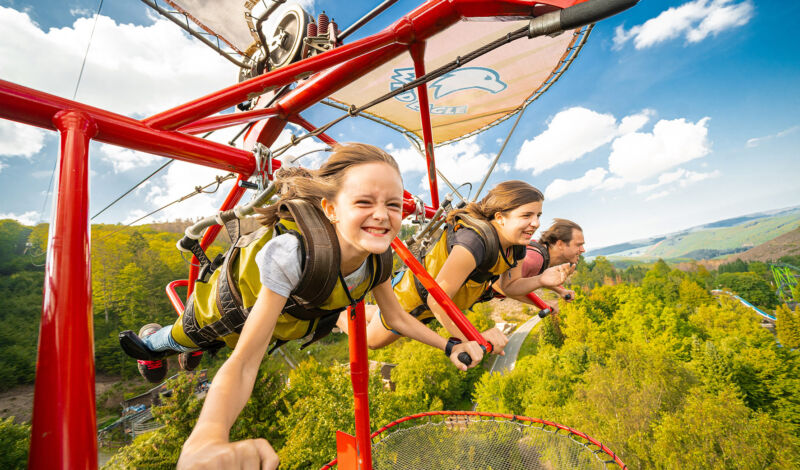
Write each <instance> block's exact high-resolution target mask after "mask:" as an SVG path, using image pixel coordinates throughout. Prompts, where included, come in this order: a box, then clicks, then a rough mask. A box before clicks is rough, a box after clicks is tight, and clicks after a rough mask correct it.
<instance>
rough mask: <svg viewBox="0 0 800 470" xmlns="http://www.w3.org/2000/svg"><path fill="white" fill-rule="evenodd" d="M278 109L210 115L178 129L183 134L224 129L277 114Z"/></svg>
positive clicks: (278, 112)
mask: <svg viewBox="0 0 800 470" xmlns="http://www.w3.org/2000/svg"><path fill="white" fill-rule="evenodd" d="M279 114H280V110H279V109H278V108H277V107H271V108H261V109H254V110H252V111H244V112H241V113H230V114H223V115H221V116H211V117H208V118H205V119H200V120H199V121H195V122H193V123H191V124H187V125H185V126H183V127H181V128H180V129H178V131H180V132H183V133H185V134H199V133H201V132H208V131H215V130H217V129H224V128H226V127H231V126H235V125H237V124H245V123H249V122H255V121H260V120H261V119H267V118H271V117H275V116H278V115H279Z"/></svg>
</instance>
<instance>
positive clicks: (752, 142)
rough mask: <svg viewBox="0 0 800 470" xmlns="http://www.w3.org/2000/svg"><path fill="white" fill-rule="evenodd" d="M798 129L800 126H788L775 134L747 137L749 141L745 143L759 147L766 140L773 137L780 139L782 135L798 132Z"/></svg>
mask: <svg viewBox="0 0 800 470" xmlns="http://www.w3.org/2000/svg"><path fill="white" fill-rule="evenodd" d="M798 130H800V126H792V127H790V128H788V129H784V130H782V131H780V132H777V133H775V134H770V135H765V136H763V137H753V138H752V139H747V143H745V145H746V146H747V147H750V148H753V147H758V146H759V145H761V143H763V142H766V141H768V140H772V139H778V138H781V137H785V136H787V135H789V134H793V133H795V132H797V131H798Z"/></svg>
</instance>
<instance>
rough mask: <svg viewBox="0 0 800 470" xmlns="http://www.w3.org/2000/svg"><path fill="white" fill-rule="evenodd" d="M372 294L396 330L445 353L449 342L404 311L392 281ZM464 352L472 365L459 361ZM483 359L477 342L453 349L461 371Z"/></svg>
mask: <svg viewBox="0 0 800 470" xmlns="http://www.w3.org/2000/svg"><path fill="white" fill-rule="evenodd" d="M372 294H373V295H374V296H375V301H376V302H377V303H378V307H379V308H380V309H381V313H382V314H383V317H384V318H385V319H386V322H387V323H388V324H389V326H391V327H392V328H393V329H394V330H396V331H397V332H398V333H400V334H402V335H403V336H407V337H409V338H411V339H415V340H417V341H419V342H421V343H425V344H427V345H428V346H433V347H434V348H436V349H441V350H442V351H444V348H445V346H446V345H447V340H445V339H444V338H442V337H441V336H439V335H438V334H436V333H435V332H433V331H432V330H431V329H430V328H428V327H427V326H425V325H424V324H423V323H422V322H421V321H419V320H417V319H416V318H414V317H413V316H411V315H409V314H408V313H407V312H406V311H405V310H403V307H401V306H400V303H399V302H398V301H397V297H395V295H394V291H393V290H392V285H391V282H390V281H388V280H387V281H386V282H384V283H383V284H381V285H379V286H378V287H376V288H374V289H373V290H372ZM464 351H466V352H467V353H468V354H469V355H470V357H471V358H472V363H471V364H470V365H469V366H466V365H464V364H463V363H462V362H461V361H459V360H458V354H459V353H460V352H464ZM481 359H483V350H481V347H480V345H479V344H478V343H477V342H475V341H469V342H465V343H462V344H459V345H456V346H455V347H454V348H453V352H452V354H451V355H450V360H451V361H452V362H453V364H455V365H456V367H458V368H459V369H461V370H467V369H468V368H470V367H475V366H476V365H477V364H478V363H479V362H480V361H481Z"/></svg>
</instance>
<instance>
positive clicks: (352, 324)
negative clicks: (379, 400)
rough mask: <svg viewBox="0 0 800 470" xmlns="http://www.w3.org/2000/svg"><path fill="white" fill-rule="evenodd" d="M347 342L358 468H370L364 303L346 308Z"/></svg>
mask: <svg viewBox="0 0 800 470" xmlns="http://www.w3.org/2000/svg"><path fill="white" fill-rule="evenodd" d="M347 325H348V331H349V332H350V334H349V335H348V341H349V344H350V380H351V381H352V382H353V408H354V414H355V420H356V451H357V453H358V470H372V443H371V441H370V430H369V395H368V390H367V389H368V386H369V361H368V360H367V322H366V319H365V316H364V302H359V303H357V304H356V306H355V308H353V307H348V308H347Z"/></svg>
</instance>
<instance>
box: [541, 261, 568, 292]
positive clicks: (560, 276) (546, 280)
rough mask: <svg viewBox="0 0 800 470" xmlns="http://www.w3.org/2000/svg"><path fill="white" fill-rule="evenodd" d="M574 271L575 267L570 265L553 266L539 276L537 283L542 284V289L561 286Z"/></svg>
mask: <svg viewBox="0 0 800 470" xmlns="http://www.w3.org/2000/svg"><path fill="white" fill-rule="evenodd" d="M574 271H575V266H574V265H573V264H570V263H564V264H560V265H558V266H553V267H550V268H547V269H546V270H545V271H544V272H543V273H542V274H541V276H539V282H541V283H542V286H544V287H556V286H560V285H561V284H563V283H564V282H565V281H566V280H567V278H568V277H569V276H570V274H572V273H573V272H574Z"/></svg>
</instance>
